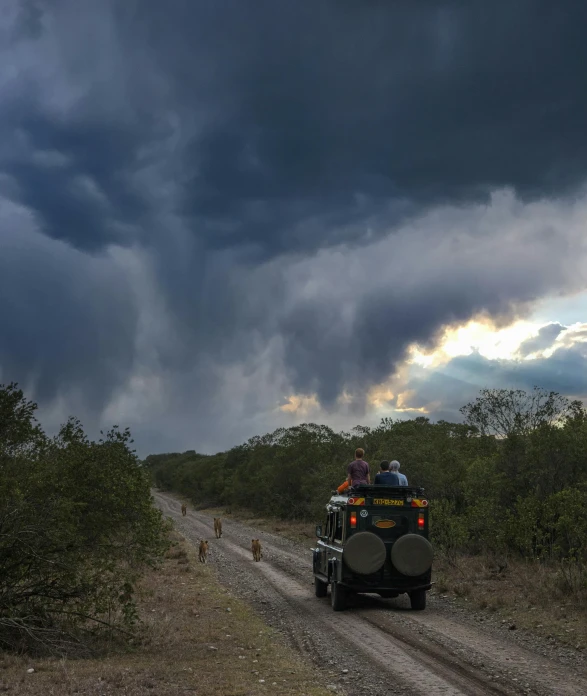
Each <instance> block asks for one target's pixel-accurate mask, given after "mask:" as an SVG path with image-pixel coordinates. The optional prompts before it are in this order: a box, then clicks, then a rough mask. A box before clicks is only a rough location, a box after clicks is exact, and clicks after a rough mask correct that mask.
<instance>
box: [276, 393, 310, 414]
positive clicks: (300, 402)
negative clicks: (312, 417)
mask: <svg viewBox="0 0 587 696" xmlns="http://www.w3.org/2000/svg"><path fill="white" fill-rule="evenodd" d="M318 407H319V403H318V399H317V398H316V395H315V394H312V395H311V396H304V395H300V394H291V395H290V396H288V397H287V403H286V404H282V405H281V406H279V410H280V411H284V412H285V413H300V414H303V413H309V412H310V411H311V410H313V409H315V408H318Z"/></svg>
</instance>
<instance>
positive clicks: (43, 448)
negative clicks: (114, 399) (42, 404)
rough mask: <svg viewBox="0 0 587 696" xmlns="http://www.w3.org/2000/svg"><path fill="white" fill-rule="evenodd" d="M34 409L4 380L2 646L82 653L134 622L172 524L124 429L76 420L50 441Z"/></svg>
mask: <svg viewBox="0 0 587 696" xmlns="http://www.w3.org/2000/svg"><path fill="white" fill-rule="evenodd" d="M36 408H37V405H36V404H35V403H33V402H32V401H28V400H27V399H26V398H25V396H24V394H23V392H22V391H21V390H20V389H19V388H18V386H17V385H16V384H9V385H8V386H4V385H0V649H11V650H14V651H26V650H32V651H34V652H36V653H39V652H41V653H42V652H55V651H57V652H67V651H70V650H72V649H75V650H76V651H78V652H79V651H80V650H83V649H87V648H88V642H87V640H86V639H87V638H88V634H89V633H92V634H95V633H96V632H105V633H106V635H111V633H112V631H118V632H123V631H128V629H129V627H130V626H132V624H133V623H134V622H135V620H136V604H135V600H134V590H135V586H136V582H137V580H138V579H139V578H140V577H141V574H142V573H143V572H144V570H145V569H146V567H148V566H151V565H153V564H154V563H156V562H157V561H158V560H159V559H161V558H162V554H163V553H164V551H165V548H166V533H167V531H166V530H167V528H168V525H167V524H166V523H165V522H164V520H163V518H162V515H161V513H160V512H159V511H158V510H157V509H156V508H155V507H154V506H153V504H152V498H151V492H150V477H149V475H148V472H147V471H146V470H145V469H144V467H142V466H141V464H140V462H139V460H138V459H137V457H136V455H135V454H134V452H133V451H132V450H131V444H132V440H131V438H130V433H129V432H128V431H127V430H126V431H123V432H121V431H120V430H118V429H117V428H116V427H115V428H114V429H113V430H111V431H110V432H108V433H107V434H106V435H105V436H104V437H103V439H101V440H100V441H98V442H92V441H90V440H89V439H88V438H87V436H86V435H85V433H84V431H83V429H82V426H81V424H80V423H79V421H77V420H75V419H70V420H69V421H68V422H67V423H66V424H65V425H64V426H63V427H62V428H61V430H60V431H59V434H58V435H57V436H56V437H53V438H50V437H48V436H47V435H46V434H45V433H44V432H43V431H42V429H41V428H40V426H39V425H38V424H37V422H36V420H35V410H36Z"/></svg>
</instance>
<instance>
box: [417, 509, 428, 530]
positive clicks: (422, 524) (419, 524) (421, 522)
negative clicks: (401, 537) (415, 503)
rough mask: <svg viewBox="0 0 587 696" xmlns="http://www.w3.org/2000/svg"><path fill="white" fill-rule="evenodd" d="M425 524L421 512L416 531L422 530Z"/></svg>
mask: <svg viewBox="0 0 587 696" xmlns="http://www.w3.org/2000/svg"><path fill="white" fill-rule="evenodd" d="M425 524H426V520H425V519H424V513H423V512H421V513H420V514H419V515H418V529H424V525H425Z"/></svg>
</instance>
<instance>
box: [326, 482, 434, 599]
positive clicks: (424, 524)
mask: <svg viewBox="0 0 587 696" xmlns="http://www.w3.org/2000/svg"><path fill="white" fill-rule="evenodd" d="M428 510H429V508H428V501H427V500H426V499H425V498H424V489H422V488H416V487H413V486H379V485H378V486H375V485H360V486H355V487H354V488H349V489H347V490H346V491H345V492H344V493H336V492H335V493H333V495H332V497H331V498H330V501H329V502H328V504H327V505H326V511H327V517H326V527H325V529H324V530H323V529H322V526H317V527H316V536H317V537H318V542H317V544H316V548H315V549H313V571H314V585H315V591H316V597H326V594H327V590H328V585H330V586H331V590H330V597H331V603H332V608H333V609H334V611H342V610H343V609H344V608H345V607H346V603H347V598H348V595H349V593H351V592H369V593H374V594H379V595H380V596H381V597H386V598H387V597H397V596H398V595H400V594H403V593H407V594H408V595H409V597H410V603H411V607H412V609H425V608H426V592H427V591H428V590H429V589H430V587H431V576H432V558H433V551H432V546H431V544H430V542H429V541H428Z"/></svg>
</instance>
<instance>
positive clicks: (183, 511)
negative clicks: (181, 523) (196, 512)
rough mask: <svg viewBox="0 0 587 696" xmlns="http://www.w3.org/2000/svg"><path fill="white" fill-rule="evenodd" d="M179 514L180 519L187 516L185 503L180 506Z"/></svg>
mask: <svg viewBox="0 0 587 696" xmlns="http://www.w3.org/2000/svg"><path fill="white" fill-rule="evenodd" d="M181 514H182V517H185V516H186V515H187V514H188V509H187V507H186V505H185V503H183V504H182V506H181Z"/></svg>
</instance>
